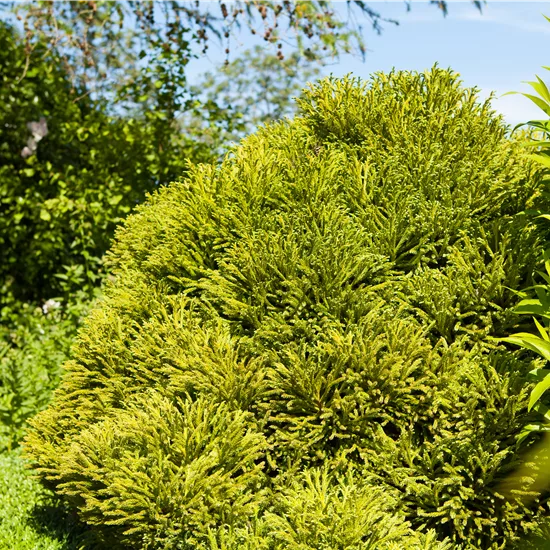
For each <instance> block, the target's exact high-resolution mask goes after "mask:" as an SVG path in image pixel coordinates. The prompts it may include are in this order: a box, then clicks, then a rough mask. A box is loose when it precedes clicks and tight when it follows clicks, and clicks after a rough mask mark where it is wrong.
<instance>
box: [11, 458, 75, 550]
mask: <svg viewBox="0 0 550 550" xmlns="http://www.w3.org/2000/svg"><path fill="white" fill-rule="evenodd" d="M80 533H81V530H80V529H79V528H78V526H77V524H76V521H75V520H74V519H73V518H71V516H70V515H69V514H68V513H67V511H66V510H65V509H64V507H63V506H62V504H61V503H60V502H59V501H58V500H57V499H56V498H55V497H54V496H53V494H52V493H51V492H50V491H47V490H46V489H44V488H43V487H42V486H41V485H40V484H39V483H38V481H36V480H35V479H33V477H32V475H31V474H30V472H28V471H27V470H26V468H25V464H24V460H23V458H22V457H21V452H20V450H19V449H17V450H15V451H10V452H5V453H2V454H0V550H76V549H77V548H80V545H79V544H78V539H79V535H80Z"/></svg>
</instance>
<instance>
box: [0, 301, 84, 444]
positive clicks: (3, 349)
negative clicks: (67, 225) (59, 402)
mask: <svg viewBox="0 0 550 550" xmlns="http://www.w3.org/2000/svg"><path fill="white" fill-rule="evenodd" d="M89 307H90V298H89V297H88V296H87V295H86V294H84V293H81V295H80V296H79V297H78V298H77V297H73V301H72V302H71V303H62V302H58V301H55V300H48V301H47V302H45V303H44V304H43V306H42V307H41V308H40V307H39V308H34V307H32V306H31V305H29V304H24V305H22V306H21V308H20V309H19V311H18V312H17V314H15V313H14V314H12V316H11V319H10V322H9V323H6V324H4V326H2V327H0V451H3V450H4V449H6V448H8V449H10V448H14V447H15V446H17V444H18V443H19V441H20V440H21V438H22V436H23V434H24V431H25V429H26V427H27V421H28V419H29V418H31V417H33V416H34V415H35V414H36V413H37V412H38V411H40V410H42V409H43V408H44V407H46V406H47V405H48V403H49V401H50V397H51V394H52V392H53V390H54V389H55V388H56V387H57V386H58V384H59V380H60V378H61V374H62V365H63V363H64V362H65V361H66V360H67V359H68V357H69V353H70V348H71V345H72V343H73V341H74V338H75V335H76V331H77V329H78V326H79V324H80V321H81V319H82V317H83V316H84V315H85V314H86V312H87V310H88V309H89Z"/></svg>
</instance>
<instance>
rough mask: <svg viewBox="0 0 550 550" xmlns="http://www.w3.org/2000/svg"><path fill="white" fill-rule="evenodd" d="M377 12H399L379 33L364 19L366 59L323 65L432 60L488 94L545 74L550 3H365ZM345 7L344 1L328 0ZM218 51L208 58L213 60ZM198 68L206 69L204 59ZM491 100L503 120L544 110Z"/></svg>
mask: <svg viewBox="0 0 550 550" xmlns="http://www.w3.org/2000/svg"><path fill="white" fill-rule="evenodd" d="M367 3H368V5H369V6H371V7H373V8H374V9H376V10H377V11H379V12H380V13H381V14H382V15H384V16H387V17H391V18H395V19H398V20H399V22H400V25H399V26H398V27H394V26H393V25H390V24H386V25H385V27H384V32H383V33H382V35H381V36H378V35H376V33H375V32H374V31H372V30H371V29H370V28H368V27H367V26H365V40H366V44H367V49H368V51H367V55H366V59H365V61H364V62H362V61H361V59H360V58H358V57H356V56H350V55H348V56H344V57H342V58H341V59H340V60H339V61H338V62H335V63H334V64H332V65H330V66H329V67H327V68H326V69H325V72H326V73H327V74H328V73H333V74H334V75H337V76H339V75H344V74H346V73H349V72H352V73H354V74H355V75H358V76H361V77H364V78H368V76H369V74H371V73H373V72H375V71H381V70H382V71H389V70H391V68H392V67H396V68H398V69H411V70H418V71H422V70H424V69H427V68H430V67H432V66H433V65H434V63H436V62H437V63H438V64H439V65H440V66H442V67H451V68H453V69H454V70H455V71H457V72H459V73H460V74H461V76H462V79H463V81H464V84H465V85H467V86H477V87H479V88H481V93H482V96H484V97H486V96H488V95H489V93H490V92H491V91H492V90H493V91H495V92H496V93H497V95H498V96H501V95H502V94H504V93H505V92H508V91H512V90H513V91H529V87H528V86H527V85H526V84H522V81H525V80H532V79H534V77H535V74H538V75H539V76H541V77H542V78H543V79H544V80H546V81H550V71H545V70H544V69H542V68H541V67H542V66H543V65H550V22H548V21H546V20H545V19H544V17H543V15H542V14H546V15H548V16H550V2H549V1H544V2H542V1H541V2H529V1H515V2H496V1H492V0H489V1H488V2H487V4H486V6H485V7H484V8H483V12H482V13H481V14H480V13H479V12H478V10H477V9H476V8H475V7H474V6H473V4H472V3H471V2H469V1H452V0H451V1H450V2H449V14H448V15H447V17H445V18H444V17H443V15H442V13H441V11H440V10H438V9H437V8H436V7H435V6H433V5H430V4H429V3H428V2H427V1H420V0H416V1H415V0H413V1H412V7H411V10H410V11H409V12H407V9H406V5H405V3H404V2H403V1H402V0H394V1H385V2H370V1H369V2H367ZM333 4H334V6H335V8H336V9H345V6H346V3H345V2H343V1H342V2H333ZM249 46H250V42H249V40H248V39H244V42H243V43H241V44H234V45H233V46H232V54H234V55H236V54H238V52H239V49H245V48H246V47H249ZM216 57H217V58H218V59H220V58H222V55H221V52H220V55H218V56H217V55H216V54H215V53H214V55H213V56H212V57H211V59H212V60H213V62H215V60H216ZM200 66H201V68H202V69H203V70H204V69H208V68H209V67H207V66H206V64H205V60H204V59H203V60H202V61H201V63H200ZM493 107H494V108H495V109H496V110H497V111H500V112H502V113H503V114H504V115H505V117H506V120H507V122H509V123H510V124H516V123H518V122H523V121H526V120H528V119H533V118H540V115H541V112H540V111H538V109H537V108H536V107H535V106H532V105H531V103H530V101H529V100H527V99H525V98H523V97H522V96H519V95H513V96H507V97H504V98H499V99H496V100H495V101H494V103H493Z"/></svg>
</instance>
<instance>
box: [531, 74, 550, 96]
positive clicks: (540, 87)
mask: <svg viewBox="0 0 550 550" xmlns="http://www.w3.org/2000/svg"><path fill="white" fill-rule="evenodd" d="M535 77H536V79H537V82H533V81H531V82H527V84H529V85H530V86H531V87H532V88H533V89H534V90H535V91H536V92H537V94H539V95H540V96H541V98H542V99H543V100H544V101H546V102H547V103H548V102H550V92H548V88H547V87H546V84H545V83H544V82H543V81H542V80H541V79H540V77H539V76H537V75H535Z"/></svg>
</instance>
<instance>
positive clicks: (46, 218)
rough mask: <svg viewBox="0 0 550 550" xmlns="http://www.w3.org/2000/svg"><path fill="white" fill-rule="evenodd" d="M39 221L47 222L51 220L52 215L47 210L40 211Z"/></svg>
mask: <svg viewBox="0 0 550 550" xmlns="http://www.w3.org/2000/svg"><path fill="white" fill-rule="evenodd" d="M40 219H41V220H44V221H45V222H49V221H51V219H52V215H51V214H50V213H49V212H48V211H47V210H44V209H42V210H40Z"/></svg>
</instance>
